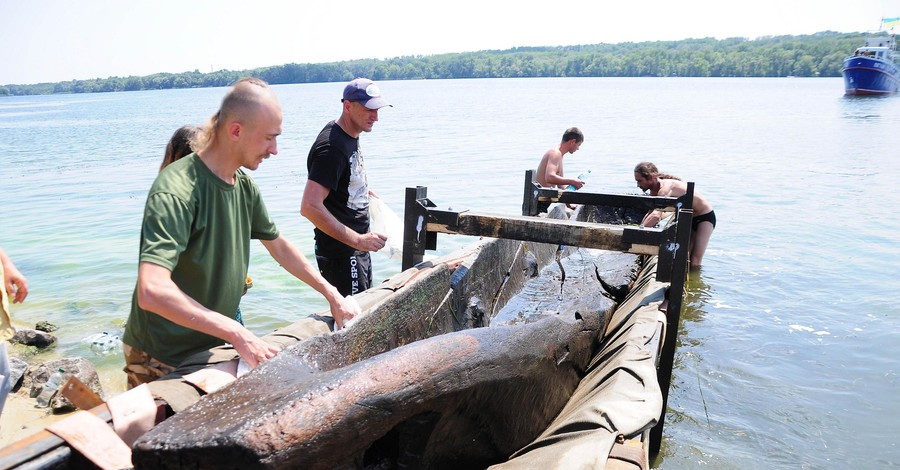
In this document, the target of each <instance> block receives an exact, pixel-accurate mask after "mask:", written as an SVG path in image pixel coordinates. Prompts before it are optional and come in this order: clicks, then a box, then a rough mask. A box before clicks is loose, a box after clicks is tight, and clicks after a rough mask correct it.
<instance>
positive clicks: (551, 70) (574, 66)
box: [0, 31, 865, 96]
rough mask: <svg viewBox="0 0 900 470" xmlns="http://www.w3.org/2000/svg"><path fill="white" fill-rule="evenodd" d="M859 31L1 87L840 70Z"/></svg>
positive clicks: (25, 91) (52, 89)
mask: <svg viewBox="0 0 900 470" xmlns="http://www.w3.org/2000/svg"><path fill="white" fill-rule="evenodd" d="M864 37H865V34H864V33H836V32H832V31H826V32H821V33H816V34H812V35H805V36H773V37H763V38H757V39H753V40H749V39H746V38H729V39H721V40H719V39H713V38H703V39H685V40H681V41H651V42H642V43H632V42H626V43H619V44H592V45H581V46H560V47H517V48H513V49H508V50H503V51H497V50H488V51H479V52H464V53H459V54H440V55H433V56H404V57H396V58H392V59H386V60H380V59H360V60H351V61H346V62H331V63H322V64H284V65H276V66H271V67H262V68H258V69H252V70H243V71H229V70H219V71H217V72H211V73H200V72H199V71H197V70H194V71H193V72H184V73H180V74H172V73H157V74H153V75H147V76H145V77H134V76H132V77H127V78H119V77H110V78H106V79H100V78H95V79H91V80H72V81H70V82H59V83H39V84H36V85H6V86H0V96H3V95H36V94H51V93H94V92H109V91H136V90H160V89H168V88H201V87H222V86H229V85H231V84H232V83H234V82H235V81H237V80H238V79H240V78H241V77H245V76H255V77H259V78H262V79H263V80H266V81H267V82H269V83H271V84H273V85H274V84H287V83H321V82H343V81H349V80H352V79H353V78H354V77H368V78H371V79H373V80H422V79H452V78H518V77H786V76H796V77H839V76H840V75H841V64H842V62H843V59H844V58H845V57H847V56H848V55H850V53H851V52H852V51H853V50H854V49H855V48H857V47H858V46H860V45H861V44H862V41H863V39H864Z"/></svg>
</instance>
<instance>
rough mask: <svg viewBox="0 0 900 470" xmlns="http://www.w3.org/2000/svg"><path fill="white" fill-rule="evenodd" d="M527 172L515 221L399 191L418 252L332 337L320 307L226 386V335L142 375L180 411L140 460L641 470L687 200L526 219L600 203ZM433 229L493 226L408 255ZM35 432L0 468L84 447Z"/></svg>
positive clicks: (150, 463) (367, 295) (37, 464)
mask: <svg viewBox="0 0 900 470" xmlns="http://www.w3.org/2000/svg"><path fill="white" fill-rule="evenodd" d="M529 182H530V179H529V178H528V176H526V194H531V196H533V197H532V198H531V199H530V200H529V201H526V202H525V203H523V213H525V214H526V216H523V217H522V218H493V217H490V216H485V215H479V214H468V213H466V214H463V213H454V214H448V213H447V212H440V211H434V210H433V209H432V208H433V204H431V203H430V201H428V200H427V198H425V197H424V192H423V189H424V188H416V189H411V190H408V193H407V194H408V196H407V213H406V217H407V223H406V240H405V242H404V257H405V261H404V262H405V263H406V262H407V261H409V260H407V259H406V257H407V256H409V258H410V260H411V261H415V263H414V264H413V265H412V266H409V267H408V268H407V269H405V270H404V271H403V272H402V273H400V274H398V275H397V276H394V277H392V278H391V279H388V280H387V281H385V282H384V283H383V284H381V285H379V286H377V287H376V288H373V289H370V290H369V291H366V292H364V293H362V294H359V295H357V296H356V300H357V302H358V303H359V304H360V305H361V307H362V308H363V310H364V311H365V312H366V313H365V315H364V316H363V317H362V318H360V319H359V320H358V322H357V323H355V324H354V325H353V326H352V327H351V328H348V329H345V330H342V331H339V332H337V333H333V334H332V333H329V325H328V323H327V319H326V318H323V317H319V316H315V315H314V316H312V317H310V318H307V319H304V320H301V321H299V322H297V323H295V324H293V325H290V326H288V327H285V328H282V329H280V330H277V331H275V332H274V333H272V334H270V335H267V336H266V337H265V339H266V340H268V341H271V342H273V343H275V344H278V345H281V346H283V348H284V349H283V351H282V352H281V353H280V354H279V355H278V356H276V357H275V358H274V359H272V360H270V361H268V362H266V363H264V364H263V365H261V366H260V367H258V368H257V369H255V370H253V371H251V372H250V373H248V374H246V375H245V376H243V377H241V378H240V379H237V380H234V381H230V380H228V381H227V382H230V383H228V385H226V386H224V387H219V386H216V385H211V382H214V380H208V379H206V380H197V379H196V377H197V376H196V373H197V371H210V370H218V371H222V370H230V371H231V373H234V372H236V362H237V361H236V359H234V357H235V355H234V351H233V350H231V349H229V348H225V347H223V348H216V349H215V350H211V351H209V352H207V353H203V354H199V355H197V356H194V357H192V358H191V359H189V360H188V361H185V363H183V364H182V365H181V366H179V369H178V370H177V371H176V372H175V373H174V374H172V375H171V376H169V377H166V378H165V379H164V380H159V381H157V382H154V383H151V384H149V389H150V390H151V392H152V395H153V396H154V397H155V398H156V399H157V403H158V404H160V407H159V409H160V410H163V409H168V410H169V412H168V413H166V414H172V412H174V415H171V416H170V417H168V418H167V419H165V420H163V421H162V422H159V423H158V424H157V425H156V426H155V427H153V428H152V429H150V430H149V431H148V432H146V433H142V434H141V435H140V436H139V437H137V438H136V440H135V441H134V443H133V445H132V446H131V447H130V456H129V457H130V459H131V462H132V463H133V465H134V467H135V468H216V469H221V468H242V469H243V468H311V469H313V468H329V469H331V468H372V469H376V468H378V469H381V468H488V467H490V468H497V469H520V468H521V469H525V468H537V467H538V466H548V467H549V468H576V467H577V468H649V457H650V456H651V455H652V454H653V453H654V452H655V450H658V441H659V438H660V437H661V436H659V435H658V434H659V433H661V424H662V418H663V416H664V409H665V401H666V392H667V390H668V380H669V377H670V375H671V358H667V356H671V352H672V350H671V348H672V347H674V334H675V331H674V330H675V329H674V328H672V327H667V324H672V321H673V318H674V325H675V326H677V311H680V298H681V292H680V290H679V289H680V288H681V286H683V277H679V276H683V275H684V271H685V270H686V266H687V264H686V259H687V258H686V254H685V253H684V252H683V251H682V250H681V249H680V248H679V247H678V246H677V245H678V243H673V240H674V238H673V237H676V236H681V237H682V239H685V240H686V238H683V237H684V235H685V234H687V235H689V233H688V232H686V231H685V229H686V228H688V227H689V226H690V212H689V203H688V206H687V207H686V209H687V211H686V212H684V214H685V215H684V216H682V217H680V218H679V217H676V218H674V219H673V220H674V221H675V222H674V225H673V226H671V227H668V228H666V229H664V230H659V231H653V232H654V233H647V231H645V230H639V229H637V228H632V229H627V228H622V226H621V225H620V226H614V225H610V224H608V223H606V224H598V223H596V221H597V220H601V219H604V218H609V217H610V211H609V210H605V209H602V208H600V209H598V208H597V207H595V206H582V207H581V210H579V211H578V212H577V213H576V214H577V216H578V217H577V219H579V220H567V219H568V213H567V211H566V209H565V206H564V205H556V206H554V207H553V208H552V210H550V211H549V212H548V213H547V214H546V215H544V216H541V217H533V216H528V215H527V214H528V213H529V212H534V211H535V210H540V208H541V207H543V208H544V209H546V208H547V206H548V205H549V203H552V202H563V203H565V202H577V201H574V200H573V199H579V200H590V199H595V198H594V197H592V196H591V195H589V194H579V195H576V194H574V193H571V192H567V191H566V192H563V191H559V192H549V193H548V192H545V190H542V189H538V190H536V191H531V190H530V189H529ZM419 196H421V197H419ZM688 196H690V194H689V195H688ZM529 197H530V196H526V199H528V198H529ZM640 199H641V201H643V202H638V203H635V206H636V207H638V208H643V205H646V204H651V205H652V206H653V207H663V206H671V205H673V203H674V202H675V201H664V200H661V199H664V198H659V199H657V200H651V201H650V202H649V203H648V202H647V198H640ZM600 200H601V201H602V202H604V203H611V204H612V205H613V206H616V207H618V205H617V204H619V203H622V202H623V201H622V200H620V199H618V197H616V196H608V195H607V197H603V198H600ZM685 200H686V201H690V200H691V199H690V197H688V198H686V199H685ZM411 201H412V202H411ZM631 202H632V203H633V202H634V201H631ZM679 203H680V204H682V207H683V208H684V206H683V203H684V200H680V201H679ZM416 205H417V207H418V210H416V209H415V208H414V207H413V206H416ZM601 207H602V206H601ZM608 207H611V206H607V208H608ZM423 214H424V219H419V221H418V222H419V223H418V224H416V223H415V220H416V218H417V217H420V216H423ZM615 217H617V215H616V214H615V213H614V214H613V215H612V218H615ZM411 221H412V222H411ZM416 226H418V230H417V229H416ZM438 232H444V233H467V234H474V233H475V232H489V233H488V235H491V236H490V237H489V238H487V237H486V238H482V239H481V240H479V241H478V242H476V243H474V244H473V245H471V246H470V247H468V248H466V249H464V250H462V251H459V252H456V253H452V254H450V255H447V256H444V257H441V258H437V259H434V260H432V261H430V262H420V261H421V259H419V260H418V261H416V260H415V258H416V255H417V254H418V255H421V253H422V252H424V248H425V247H427V246H429V245H431V246H433V244H434V240H435V239H434V234H436V233H438ZM560 237H562V239H563V241H562V242H556V240H557V238H560ZM667 237H668V241H666V240H667ZM577 245H583V247H578V246H577ZM667 246H668V247H669V248H670V249H667V248H666V247H667ZM684 246H685V247H686V246H687V245H686V244H684ZM661 266H662V268H661ZM673 266H674V268H673ZM667 293H668V300H666V299H665V297H666V295H667ZM673 293H674V294H673ZM666 301H667V302H668V305H669V308H668V316H669V318H667V317H666V314H665V313H663V312H661V311H660V306H661V305H662V304H663V303H664V302H666ZM667 348H668V349H669V351H668V352H666V349H667ZM192 377H193V378H192ZM204 388H206V389H207V390H208V391H210V392H211V393H208V394H207V393H206V392H205V391H204V390H203V389H204ZM98 408H102V407H98ZM93 411H95V414H102V409H101V410H100V411H101V412H100V413H97V412H96V411H97V410H93ZM155 421H159V419H157V420H155ZM654 434H657V435H656V436H654ZM45 437H46V438H45V439H43V440H40V439H37V440H35V441H33V442H30V443H27V445H19V446H10V447H15V448H13V449H11V448H7V449H3V450H2V451H0V465H2V466H3V467H4V468H53V465H60V464H61V463H63V464H65V465H68V466H70V468H72V467H73V464H74V463H79V462H81V463H85V462H86V461H84V460H83V459H80V457H77V454H79V453H86V451H82V450H81V449H79V451H78V452H74V451H72V448H76V446H75V445H74V444H72V443H70V442H68V441H63V440H61V439H59V438H58V437H56V436H55V435H50V436H49V437H47V436H45ZM54 437H56V438H55V440H54ZM50 441H53V442H54V443H55V445H51V443H50ZM40 446H43V447H40ZM655 446H656V447H655ZM654 447H655V448H654ZM23 449H24V450H23ZM29 449H30V450H31V454H30V457H33V458H26V457H29V453H28V452H27V451H26V450H29ZM36 449H40V451H39V452H35V450H36ZM50 455H55V456H56V457H54V458H48V456H50ZM94 462H96V460H95V461H94ZM613 462H616V463H613ZM614 465H618V467H614ZM74 468H78V467H77V465H76V466H74Z"/></svg>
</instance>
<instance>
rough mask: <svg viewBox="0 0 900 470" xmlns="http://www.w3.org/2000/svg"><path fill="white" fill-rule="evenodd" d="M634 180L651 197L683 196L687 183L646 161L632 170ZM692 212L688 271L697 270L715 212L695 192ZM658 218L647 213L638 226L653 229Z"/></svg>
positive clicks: (707, 241) (657, 213) (714, 220)
mask: <svg viewBox="0 0 900 470" xmlns="http://www.w3.org/2000/svg"><path fill="white" fill-rule="evenodd" d="M634 180H635V181H636V182H637V186H638V187H639V188H641V190H642V191H650V195H651V196H663V197H681V196H684V194H685V193H687V183H685V182H684V181H681V180H679V179H678V178H677V177H674V176H672V175H666V174H661V173H660V172H659V170H658V169H657V168H656V165H654V164H652V163H650V162H641V163H639V164H638V165H637V166H636V167H634ZM693 210H694V216H693V217H692V218H691V245H690V246H689V247H688V252H689V253H690V255H691V269H697V268H699V267H700V263H701V262H702V261H703V254H704V253H705V252H706V246H707V245H709V238H710V237H711V236H712V233H713V229H714V228H716V213H715V212H713V208H712V204H710V203H709V201H707V200H706V198H704V197H703V196H702V195H701V194H700V192H698V191H697V190H694V200H693ZM661 217H662V213H661V212H660V211H658V210H654V211H650V212H649V213H647V215H646V216H644V220H643V222H642V223H641V225H643V226H645V227H653V226H655V225H656V224H658V223H659V219H660V218H661Z"/></svg>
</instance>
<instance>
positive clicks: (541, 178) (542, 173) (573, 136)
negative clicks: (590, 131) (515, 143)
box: [535, 127, 584, 189]
mask: <svg viewBox="0 0 900 470" xmlns="http://www.w3.org/2000/svg"><path fill="white" fill-rule="evenodd" d="M582 142H584V134H582V133H581V131H580V130H579V129H578V128H577V127H570V128H569V129H566V132H564V133H563V136H562V141H561V142H560V144H559V145H558V146H556V147H554V148H552V149H550V150H547V153H545V154H544V156H543V158H541V163H540V164H539V165H538V167H537V173H536V176H535V179H536V180H537V182H538V184H540V185H541V186H544V187H547V188H553V187H558V188H565V187H566V186H568V185H570V184H571V185H572V186H574V187H575V189H581V187H582V186H584V181H581V180H580V179H578V178H566V177H564V176H563V157H564V156H566V154H567V153H575V152H577V151H578V149H579V148H580V147H581V143H582Z"/></svg>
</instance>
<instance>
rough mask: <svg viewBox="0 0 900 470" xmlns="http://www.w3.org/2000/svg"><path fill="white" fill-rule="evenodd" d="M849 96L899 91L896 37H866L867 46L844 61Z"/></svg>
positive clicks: (899, 77) (846, 88)
mask: <svg viewBox="0 0 900 470" xmlns="http://www.w3.org/2000/svg"><path fill="white" fill-rule="evenodd" d="M841 73H842V74H843V75H844V91H845V93H846V94H848V95H883V94H887V93H897V91H898V90H900V67H898V65H897V59H896V51H895V42H894V37H893V36H891V35H883V36H879V37H872V38H866V41H865V44H864V45H863V46H862V47H860V48H858V49H856V51H855V52H854V53H853V55H852V56H850V57H847V58H846V59H844V66H843V68H842V69H841Z"/></svg>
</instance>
